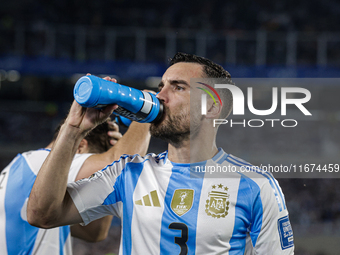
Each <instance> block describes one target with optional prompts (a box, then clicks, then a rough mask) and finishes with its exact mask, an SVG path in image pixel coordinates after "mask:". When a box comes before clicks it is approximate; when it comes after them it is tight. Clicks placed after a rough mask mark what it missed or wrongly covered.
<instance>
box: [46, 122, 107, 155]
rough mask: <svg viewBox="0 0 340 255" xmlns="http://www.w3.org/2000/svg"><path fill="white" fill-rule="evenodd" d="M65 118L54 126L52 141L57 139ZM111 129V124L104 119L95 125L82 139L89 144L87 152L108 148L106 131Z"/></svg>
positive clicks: (101, 150)
mask: <svg viewBox="0 0 340 255" xmlns="http://www.w3.org/2000/svg"><path fill="white" fill-rule="evenodd" d="M64 122H65V119H63V120H62V121H60V123H59V124H58V126H57V127H56V129H55V131H54V135H53V139H52V141H55V140H56V139H57V136H58V134H59V131H60V128H61V126H62V125H63V124H64ZM111 130H113V129H112V127H111V125H110V124H109V123H108V122H107V121H105V122H103V123H102V124H100V125H98V126H96V127H95V128H94V129H93V130H91V132H89V133H88V134H87V135H86V137H85V138H84V139H86V140H87V142H88V146H89V153H103V152H105V151H107V150H108V149H110V148H111V147H112V145H111V144H110V137H109V135H108V132H109V131H111Z"/></svg>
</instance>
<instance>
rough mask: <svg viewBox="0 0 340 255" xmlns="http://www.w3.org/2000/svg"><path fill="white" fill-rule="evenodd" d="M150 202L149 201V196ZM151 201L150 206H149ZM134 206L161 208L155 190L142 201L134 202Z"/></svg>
mask: <svg viewBox="0 0 340 255" xmlns="http://www.w3.org/2000/svg"><path fill="white" fill-rule="evenodd" d="M149 195H150V196H151V200H150V196H149ZM151 201H152V205H151ZM135 205H144V206H154V207H161V204H160V203H159V199H158V195H157V190H153V191H151V192H150V194H147V195H145V196H144V197H143V198H142V199H139V200H136V201H135Z"/></svg>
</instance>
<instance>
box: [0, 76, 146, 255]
mask: <svg viewBox="0 0 340 255" xmlns="http://www.w3.org/2000/svg"><path fill="white" fill-rule="evenodd" d="M106 79H107V80H112V81H114V80H113V79H109V78H108V77H106ZM149 126H150V124H140V123H133V124H131V126H130V128H129V129H128V130H127V131H126V133H125V135H124V136H123V137H122V138H120V137H121V134H120V133H119V132H118V126H117V125H116V124H113V123H112V122H109V121H106V122H104V123H102V124H101V125H99V126H97V127H96V128H95V129H93V130H92V131H91V132H90V133H88V134H87V135H86V136H85V137H84V139H82V140H81V142H80V144H79V145H78V147H77V148H76V152H77V154H76V155H75V157H74V159H73V161H72V165H71V166H70V168H69V169H70V170H69V171H67V172H68V173H67V175H68V177H67V181H68V182H73V181H75V180H80V179H82V178H85V177H89V176H90V175H91V174H93V173H95V172H96V171H98V170H100V169H101V168H103V167H104V166H106V165H107V164H109V163H111V162H112V161H114V160H116V159H119V157H120V156H121V155H122V154H124V153H133V154H134V153H142V154H144V155H145V153H146V152H147V149H148V145H149V141H150V134H149ZM59 129H60V126H59V127H58V128H57V129H56V132H55V135H54V137H53V140H52V142H51V143H50V144H49V145H48V146H47V147H46V148H43V149H40V150H32V151H28V152H24V153H21V154H18V155H17V156H16V157H15V159H13V160H12V162H11V163H10V164H9V165H8V166H7V167H6V168H5V169H4V170H3V171H2V172H1V175H0V236H1V238H0V254H1V255H7V254H8V255H18V254H35V255H46V254H48V255H53V254H64V255H71V254H72V246H71V237H70V227H69V226H63V227H59V228H53V229H48V230H47V229H39V228H37V227H34V226H31V225H30V224H28V222H27V215H26V207H27V200H28V197H29V194H30V191H31V188H32V186H33V183H34V181H35V178H36V175H37V173H38V171H39V169H40V167H41V165H42V164H43V162H44V160H45V159H46V157H47V155H48V154H49V152H50V150H51V148H52V147H53V144H54V142H55V139H56V137H57V134H58V133H59ZM119 139H120V141H118V142H117V143H116V141H117V140H119ZM131 140H133V141H134V144H132V143H130V141H131ZM113 144H114V146H113V147H112V145H113ZM61 161H62V159H61ZM53 182H54V180H51V183H53ZM111 220H112V216H106V217H104V218H102V219H100V220H97V221H94V222H92V223H91V224H89V225H88V226H86V227H82V226H80V225H79V224H76V225H73V226H72V227H71V234H72V236H75V237H78V238H81V239H83V240H85V241H91V242H93V241H100V240H103V239H105V238H106V236H107V234H108V231H109V228H110V225H111Z"/></svg>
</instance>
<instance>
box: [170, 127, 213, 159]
mask: <svg viewBox="0 0 340 255" xmlns="http://www.w3.org/2000/svg"><path fill="white" fill-rule="evenodd" d="M203 134H204V135H203ZM215 139H216V133H215V132H208V133H206V132H203V131H200V133H199V134H198V135H197V136H196V138H191V139H190V138H189V139H188V140H185V141H182V142H181V144H180V145H179V146H174V145H172V144H169V145H168V158H169V160H171V161H172V162H175V163H195V162H201V161H205V160H208V159H211V158H212V157H213V156H215V155H216V154H217V153H218V149H217V146H216V142H215Z"/></svg>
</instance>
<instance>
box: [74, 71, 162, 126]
mask: <svg viewBox="0 0 340 255" xmlns="http://www.w3.org/2000/svg"><path fill="white" fill-rule="evenodd" d="M73 95H74V99H75V100H76V101H77V102H78V104H80V105H81V106H83V107H93V108H101V107H105V106H106V105H108V104H117V105H118V108H117V109H116V110H114V112H113V113H115V114H118V115H120V116H123V117H125V118H128V119H130V120H133V121H137V122H141V123H154V122H157V121H159V120H160V118H161V117H162V114H163V104H162V102H161V101H159V100H158V98H157V97H156V96H155V95H154V94H152V93H149V92H144V91H141V90H138V89H134V88H130V87H127V86H124V85H121V84H118V83H115V82H112V81H107V80H104V79H102V78H99V77H97V76H93V75H88V76H83V77H81V78H80V79H79V80H78V81H77V83H76V85H75V86H74V90H73Z"/></svg>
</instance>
